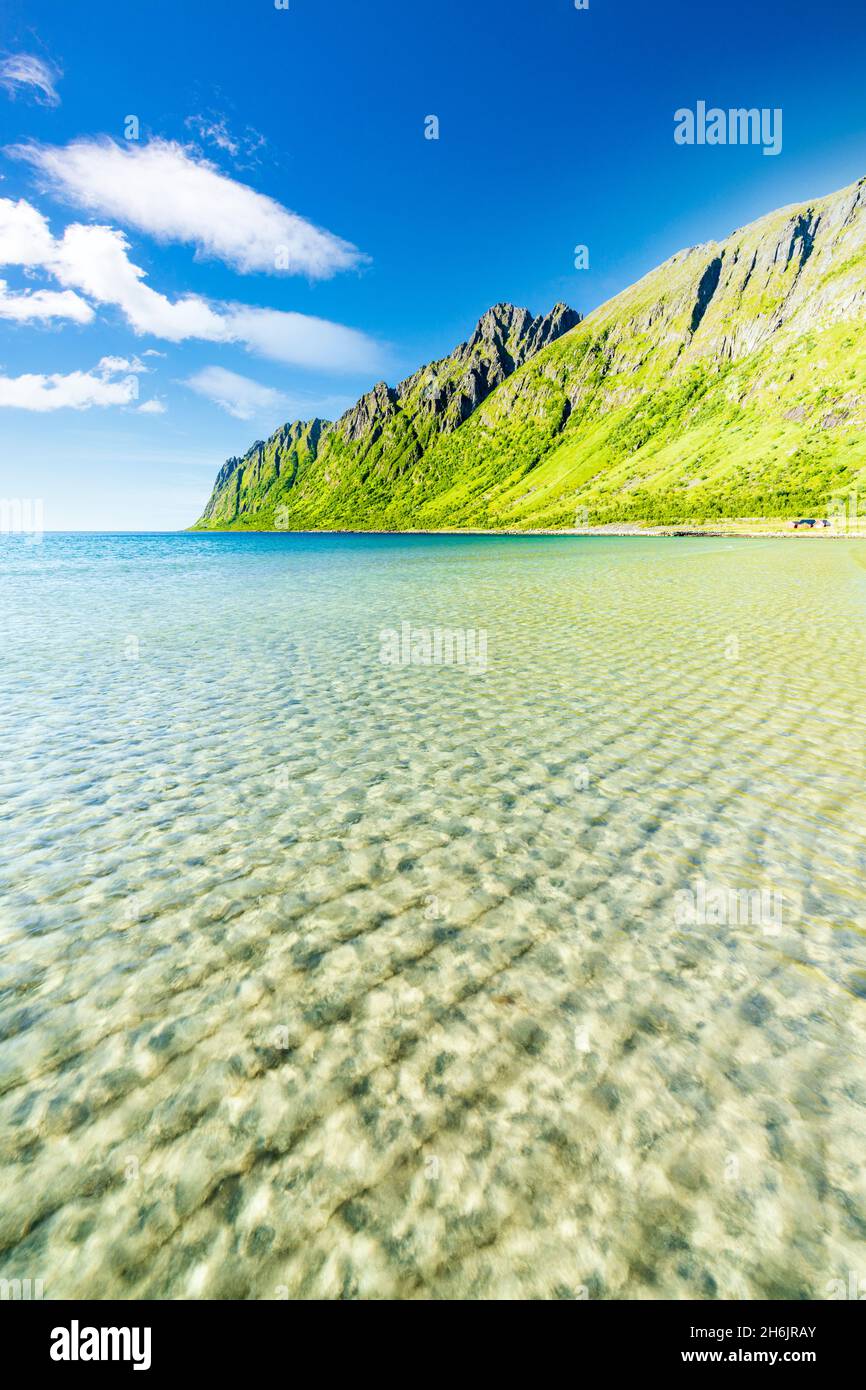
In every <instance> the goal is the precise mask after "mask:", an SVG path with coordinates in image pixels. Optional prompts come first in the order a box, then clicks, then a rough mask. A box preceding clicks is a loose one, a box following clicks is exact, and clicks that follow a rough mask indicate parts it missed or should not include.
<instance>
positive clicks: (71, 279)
mask: <svg viewBox="0 0 866 1390" xmlns="http://www.w3.org/2000/svg"><path fill="white" fill-rule="evenodd" d="M128 253H129V243H128V241H127V239H126V237H125V235H124V233H123V232H121V231H118V230H117V229H116V228H113V227H105V226H98V225H97V226H86V225H85V224H84V223H81V222H74V223H72V224H71V225H70V226H68V227H67V228H66V230H65V232H64V233H63V236H62V237H59V238H56V239H55V238H54V237H53V236H52V235H51V231H50V229H49V226H48V223H47V221H46V219H45V218H44V217H43V215H42V214H41V213H40V212H39V211H38V210H37V209H36V208H34V207H32V206H31V205H30V204H29V203H27V202H25V201H24V200H21V201H20V202H18V203H14V202H12V200H11V199H8V198H0V265H21V266H25V267H28V268H31V269H32V268H34V267H41V268H42V269H44V270H46V271H47V272H48V273H49V274H50V275H52V276H53V277H54V278H55V279H56V280H58V281H59V282H60V284H61V285H63V286H64V287H65V288H67V289H71V290H76V291H80V293H81V294H83V295H86V296H87V297H88V299H91V300H95V301H96V302H97V303H99V304H110V305H115V306H116V307H117V308H119V309H120V311H121V313H122V314H123V315H124V317H125V318H126V320H127V322H128V323H129V325H130V327H131V328H132V329H133V330H134V332H136V333H138V334H152V335H153V336H154V337H157V338H162V339H163V340H164V341H166V342H173V343H179V342H183V341H184V340H185V339H188V338H197V339H199V340H201V341H204V342H211V343H240V344H242V345H243V346H244V347H246V348H247V349H248V350H249V351H251V352H254V353H258V354H260V355H261V356H264V357H270V358H272V359H273V360H275V361H277V362H284V363H288V364H291V365H293V366H302V367H313V368H319V369H322V368H324V369H329V370H331V371H348V372H362V371H363V372H368V371H371V370H374V369H376V368H377V367H378V365H379V362H380V356H381V354H380V350H379V348H378V347H377V345H376V344H375V343H374V342H373V340H372V339H370V338H368V337H367V335H366V334H365V333H361V332H359V331H358V330H357V329H353V328H346V327H344V326H343V325H342V324H339V323H331V322H330V321H329V320H327V319H319V318H314V317H312V316H310V315H306V314H297V313H287V312H284V311H282V310H277V309H261V308H256V307H253V306H248V305H243V304H224V303H219V302H212V301H209V300H207V299H203V298H202V297H201V296H199V295H185V296H183V298H181V299H176V300H171V299H169V298H168V297H167V296H166V295H164V294H160V293H159V292H158V291H157V290H153V289H151V288H150V286H149V285H148V284H147V283H146V276H145V272H144V271H143V270H142V269H141V268H140V267H139V266H137V265H134V264H133V262H132V261H131V260H130V259H129V254H128Z"/></svg>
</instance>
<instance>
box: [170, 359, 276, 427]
mask: <svg viewBox="0 0 866 1390" xmlns="http://www.w3.org/2000/svg"><path fill="white" fill-rule="evenodd" d="M184 385H185V386H189V388H190V389H191V390H192V391H195V392H197V393H198V395H200V396H206V397H207V399H208V400H209V401H214V402H215V404H216V405H219V406H222V408H223V410H227V411H228V413H229V415H234V417H235V419H237V420H251V419H252V418H253V416H254V415H258V414H259V413H260V412H262V411H264V410H270V411H276V410H277V408H278V407H279V406H280V405H282V404H284V399H285V398H284V397H283V396H282V394H281V393H280V392H279V391H275V390H274V389H273V387H271V386H261V385H260V384H259V382H257V381H252V380H251V379H250V378H249V377H248V376H241V375H240V374H239V373H238V372H229V371H226V369H225V367H202V369H201V371H200V372H196V373H195V374H194V375H193V376H191V377H188V378H187V380H186V381H185V382H184Z"/></svg>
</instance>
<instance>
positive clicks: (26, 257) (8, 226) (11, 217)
mask: <svg viewBox="0 0 866 1390" xmlns="http://www.w3.org/2000/svg"><path fill="white" fill-rule="evenodd" d="M53 254H54V237H53V236H52V235H51V231H50V229H49V226H48V223H47V221H46V219H45V218H44V217H43V216H42V213H41V212H40V211H39V209H38V208H35V207H33V205H32V203H28V202H26V201H25V199H24V198H19V200H18V202H17V203H15V202H13V201H12V199H11V198H0V265H24V266H37V265H43V266H44V265H47V264H48V262H49V261H50V260H51V257H52V256H53Z"/></svg>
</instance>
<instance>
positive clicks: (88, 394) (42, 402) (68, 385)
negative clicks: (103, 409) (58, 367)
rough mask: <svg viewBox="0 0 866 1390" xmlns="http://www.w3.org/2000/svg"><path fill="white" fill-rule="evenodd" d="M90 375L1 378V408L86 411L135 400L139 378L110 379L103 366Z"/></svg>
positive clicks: (111, 375) (73, 373) (87, 373)
mask: <svg viewBox="0 0 866 1390" xmlns="http://www.w3.org/2000/svg"><path fill="white" fill-rule="evenodd" d="M110 360H111V359H108V358H103V360H102V362H100V364H99V366H98V367H97V368H95V370H93V371H89V372H69V373H67V374H66V375H62V374H61V373H59V372H58V373H55V374H54V375H52V376H41V375H35V374H27V375H25V376H16V377H10V376H0V407H4V406H6V407H16V408H17V409H19V410H35V411H40V412H44V411H48V410H63V409H71V410H89V409H90V408H91V406H95V405H101V406H106V405H130V404H131V403H132V402H133V401H135V400H137V399H138V378H137V377H136V376H134V375H129V376H126V377H123V378H122V379H121V380H119V381H117V380H113V379H112V377H113V376H114V375H115V373H114V372H113V370H112V369H111V367H110V366H109V367H107V368H106V367H105V366H104V363H106V362H110Z"/></svg>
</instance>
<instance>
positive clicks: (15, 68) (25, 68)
mask: <svg viewBox="0 0 866 1390" xmlns="http://www.w3.org/2000/svg"><path fill="white" fill-rule="evenodd" d="M62 76H63V73H62V72H61V71H60V69H59V68H57V67H55V66H54V64H53V63H47V62H45V60H44V59H43V58H36V57H35V56H34V55H33V54H32V53H12V54H10V55H9V56H8V57H7V58H3V59H0V87H2V88H3V89H4V91H5V92H6V93H7V94H8V96H10V97H11V98H12V99H13V101H14V99H15V97H16V96H19V95H22V94H23V95H25V96H29V97H31V98H32V100H33V101H35V102H37V103H38V104H39V105H40V106H59V105H60V97H59V95H58V93H57V86H56V84H57V83H58V82H59V81H60V79H61V77H62Z"/></svg>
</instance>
